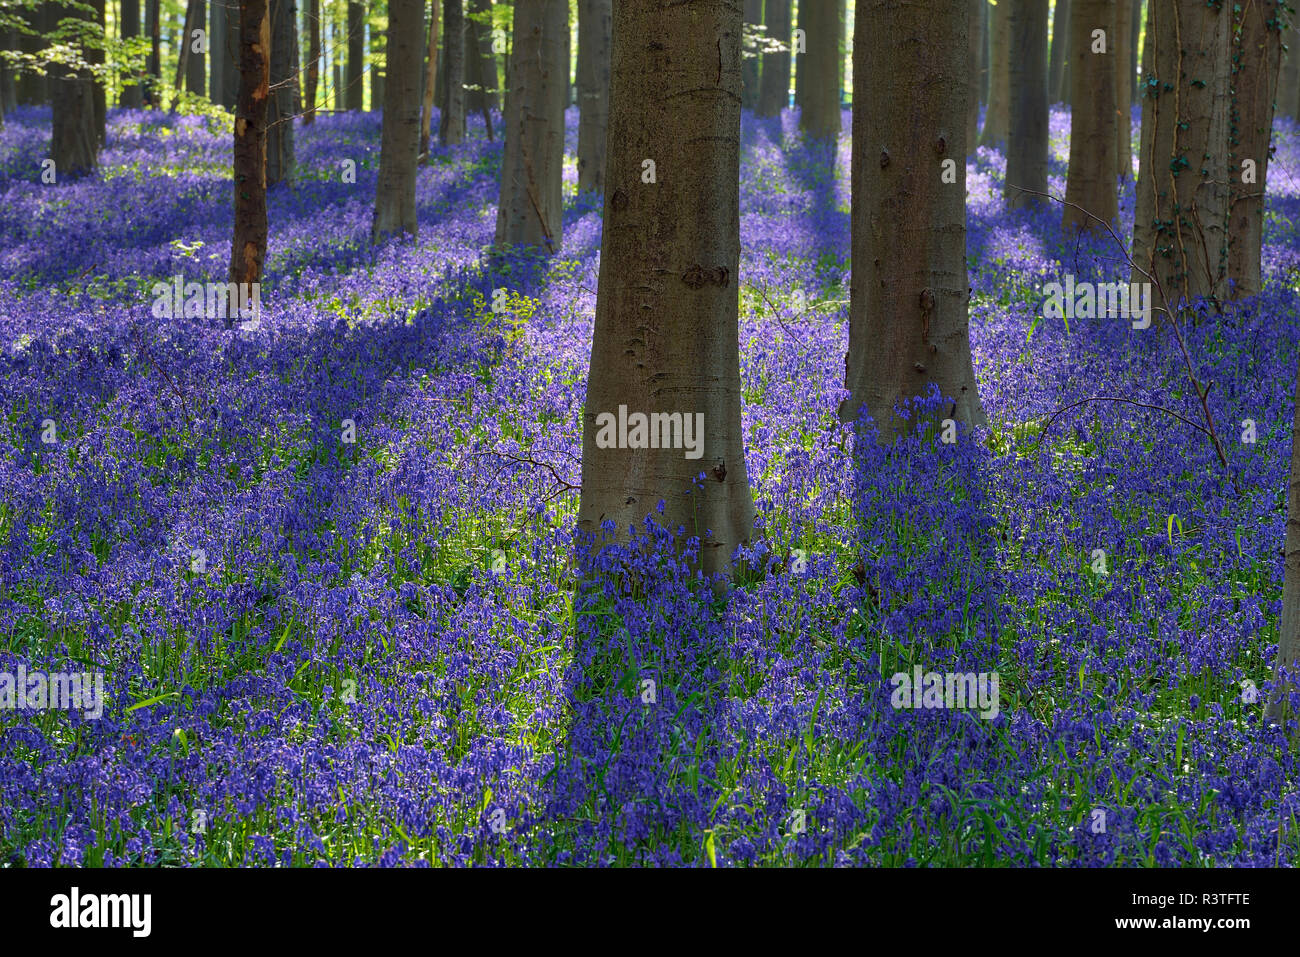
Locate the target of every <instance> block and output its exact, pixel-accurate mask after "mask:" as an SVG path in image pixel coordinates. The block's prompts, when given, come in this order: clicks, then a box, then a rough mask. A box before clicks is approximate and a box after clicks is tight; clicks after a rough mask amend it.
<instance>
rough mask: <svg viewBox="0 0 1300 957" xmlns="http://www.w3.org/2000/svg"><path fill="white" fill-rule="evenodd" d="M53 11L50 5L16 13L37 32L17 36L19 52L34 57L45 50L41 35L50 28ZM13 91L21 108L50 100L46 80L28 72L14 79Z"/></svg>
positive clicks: (24, 71)
mask: <svg viewBox="0 0 1300 957" xmlns="http://www.w3.org/2000/svg"><path fill="white" fill-rule="evenodd" d="M54 9H55V8H54V5H53V4H50V5H49V6H41V7H38V8H37V9H35V10H32V9H30V8H27V9H23V10H19V11H16V15H17V16H19V17H21V18H22V19H23V20H24V21H25V22H26V24H27V25H28V26H29V27H31V28H32V29H33V30H36V31H37V35H35V36H32V35H30V34H27V33H19V34H18V49H19V50H21V51H22V52H23V53H26V54H30V55H33V56H35V55H36V54H39V53H40V52H41V51H42V50H44V49H45V46H46V43H45V39H44V37H43V34H44V32H45V31H46V30H47V29H49V27H50V26H52V24H51V23H50V22H49V20H50V17H51V16H52V14H53V11H54ZM14 91H15V94H16V95H17V97H18V103H19V105H21V106H37V105H40V104H42V103H48V102H50V99H51V97H50V89H49V86H48V84H47V82H46V78H45V77H43V76H37V75H36V74H35V73H33V72H32V71H30V70H23V71H22V72H21V73H19V74H18V75H17V76H16V77H14Z"/></svg>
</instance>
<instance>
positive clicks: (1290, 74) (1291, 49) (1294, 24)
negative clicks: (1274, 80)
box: [1277, 14, 1300, 120]
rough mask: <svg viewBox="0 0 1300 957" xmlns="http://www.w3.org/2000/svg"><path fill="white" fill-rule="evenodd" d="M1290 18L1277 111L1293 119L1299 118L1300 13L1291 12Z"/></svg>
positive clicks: (1279, 82)
mask: <svg viewBox="0 0 1300 957" xmlns="http://www.w3.org/2000/svg"><path fill="white" fill-rule="evenodd" d="M1290 19H1291V23H1290V25H1289V26H1288V27H1287V31H1286V41H1285V42H1286V52H1285V53H1283V54H1282V76H1281V77H1280V78H1279V80H1278V89H1277V111H1278V112H1279V113H1281V114H1282V115H1283V116H1289V117H1291V119H1293V120H1294V119H1300V15H1297V14H1292V15H1291V18H1290Z"/></svg>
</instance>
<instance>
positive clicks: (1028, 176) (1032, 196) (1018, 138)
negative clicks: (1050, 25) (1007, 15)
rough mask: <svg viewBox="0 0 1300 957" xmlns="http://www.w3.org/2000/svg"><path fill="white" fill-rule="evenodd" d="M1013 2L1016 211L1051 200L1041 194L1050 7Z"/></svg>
mask: <svg viewBox="0 0 1300 957" xmlns="http://www.w3.org/2000/svg"><path fill="white" fill-rule="evenodd" d="M1002 2H1003V3H1006V2H1007V0H1002ZM1010 2H1011V76H1010V83H1011V129H1010V132H1009V135H1008V137H1007V176H1006V181H1005V184H1004V194H1005V196H1006V200H1007V205H1008V206H1010V207H1012V208H1013V209H1014V208H1017V207H1021V206H1035V205H1042V204H1044V203H1046V202H1048V199H1047V198H1046V197H1044V196H1039V195H1037V194H1038V193H1046V192H1047V4H1045V3H1043V0H1010ZM1027 190H1030V191H1032V192H1026V191H1027Z"/></svg>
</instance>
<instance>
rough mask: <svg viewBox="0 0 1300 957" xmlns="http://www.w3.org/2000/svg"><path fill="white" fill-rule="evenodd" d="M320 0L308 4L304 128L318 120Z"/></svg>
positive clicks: (311, 0)
mask: <svg viewBox="0 0 1300 957" xmlns="http://www.w3.org/2000/svg"><path fill="white" fill-rule="evenodd" d="M320 57H321V50H320V0H308V2H307V63H306V66H305V68H304V70H303V76H304V78H305V84H306V91H305V94H304V96H303V118H302V122H303V125H304V126H310V125H311V123H312V122H313V121H314V120H315V119H316V99H317V96H318V95H319V93H320Z"/></svg>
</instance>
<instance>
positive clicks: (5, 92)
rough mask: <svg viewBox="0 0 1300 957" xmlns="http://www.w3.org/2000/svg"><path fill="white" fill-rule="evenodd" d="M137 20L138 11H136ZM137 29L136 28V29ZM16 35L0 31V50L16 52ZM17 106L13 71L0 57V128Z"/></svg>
mask: <svg viewBox="0 0 1300 957" xmlns="http://www.w3.org/2000/svg"><path fill="white" fill-rule="evenodd" d="M136 19H137V20H138V19H139V10H138V9H137V11H136ZM137 29H138V27H137ZM18 49H21V47H19V45H18V33H17V31H15V30H0V50H18ZM17 106H18V88H17V85H16V84H15V82H14V71H13V69H12V68H11V67H10V66H9V64H8V61H7V60H5V59H4V58H3V57H0V127H3V126H4V115H5V114H6V113H11V112H13V110H14V109H15V108H16V107H17Z"/></svg>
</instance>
